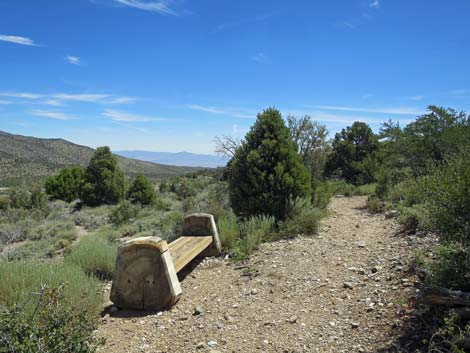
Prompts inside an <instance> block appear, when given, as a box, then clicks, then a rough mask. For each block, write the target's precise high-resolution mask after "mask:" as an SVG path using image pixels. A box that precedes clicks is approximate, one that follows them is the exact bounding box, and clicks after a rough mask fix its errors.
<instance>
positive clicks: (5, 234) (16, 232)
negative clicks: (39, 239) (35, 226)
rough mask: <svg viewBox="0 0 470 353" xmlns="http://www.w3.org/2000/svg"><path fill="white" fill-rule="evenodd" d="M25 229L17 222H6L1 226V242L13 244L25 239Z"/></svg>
mask: <svg viewBox="0 0 470 353" xmlns="http://www.w3.org/2000/svg"><path fill="white" fill-rule="evenodd" d="M25 239H26V234H25V232H24V230H23V229H22V228H21V227H20V226H19V225H17V224H10V223H4V224H2V226H1V228H0V244H12V243H17V242H19V241H22V240H25Z"/></svg>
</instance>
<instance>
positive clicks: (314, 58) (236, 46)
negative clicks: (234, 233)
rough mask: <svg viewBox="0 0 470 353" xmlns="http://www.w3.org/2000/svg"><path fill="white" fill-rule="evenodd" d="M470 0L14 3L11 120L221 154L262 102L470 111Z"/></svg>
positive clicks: (366, 114)
mask: <svg viewBox="0 0 470 353" xmlns="http://www.w3.org/2000/svg"><path fill="white" fill-rule="evenodd" d="M469 14H470V2H469V1H467V0H440V1H438V0H328V1H326V0H321V1H315V0H293V1H278V0H249V1H248V0H233V1H232V0H198V1H196V0H192V1H191V0H167V1H163V0H162V1H157V0H152V1H150V0H148V1H146V0H15V1H5V0H4V1H0V130H5V131H8V132H12V133H19V134H25V135H33V136H38V137H62V138H65V139H68V140H71V141H73V142H76V143H80V144H84V145H89V146H92V147H96V146H100V145H109V146H111V148H112V149H114V150H118V149H144V150H152V151H173V152H176V151H183V150H186V151H191V152H199V153H213V149H214V146H213V138H214V136H216V135H235V136H237V135H238V136H243V135H244V134H245V133H246V131H247V130H248V128H249V127H250V125H251V124H252V123H253V122H254V121H255V117H256V113H257V112H259V111H261V110H262V109H263V108H266V107H268V106H275V107H276V108H278V109H279V110H281V112H282V113H283V115H285V116H287V115H288V114H293V115H297V116H301V115H304V114H309V115H311V116H312V118H313V119H315V120H319V121H321V122H322V123H324V124H326V125H327V126H328V128H329V130H330V131H331V132H332V134H333V133H334V132H337V131H338V130H340V129H341V128H342V127H344V126H346V125H350V124H351V123H352V122H354V121H355V120H360V121H366V122H368V123H369V124H370V125H371V126H372V127H373V128H374V129H375V130H377V129H378V128H379V127H380V123H381V122H383V121H385V120H387V119H389V118H391V119H394V120H399V121H401V122H403V123H406V122H408V121H410V120H412V119H413V118H414V117H416V115H418V114H420V113H422V112H424V111H425V108H426V106H428V105H429V104H436V105H442V106H450V107H453V108H455V109H457V110H466V111H468V110H470V104H469V102H470V65H469V64H468V58H469V57H470V27H469V26H468V25H467V22H468V15H469Z"/></svg>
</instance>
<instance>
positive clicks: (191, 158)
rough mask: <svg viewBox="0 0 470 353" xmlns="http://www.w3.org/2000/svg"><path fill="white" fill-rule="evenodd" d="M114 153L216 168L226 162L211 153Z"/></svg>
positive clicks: (157, 161) (159, 161)
mask: <svg viewBox="0 0 470 353" xmlns="http://www.w3.org/2000/svg"><path fill="white" fill-rule="evenodd" d="M114 153H115V154H117V155H120V156H124V157H127V158H134V159H140V160H142V161H148V162H153V163H161V164H169V165H177V166H188V167H205V168H217V167H223V166H225V165H226V164H227V160H226V159H225V158H223V157H220V156H215V155H211V154H197V153H190V152H177V153H172V152H149V151H115V152H114Z"/></svg>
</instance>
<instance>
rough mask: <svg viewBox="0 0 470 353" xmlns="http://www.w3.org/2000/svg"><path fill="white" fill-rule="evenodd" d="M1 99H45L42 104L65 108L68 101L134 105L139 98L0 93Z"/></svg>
mask: <svg viewBox="0 0 470 353" xmlns="http://www.w3.org/2000/svg"><path fill="white" fill-rule="evenodd" d="M0 97H9V98H17V99H28V100H37V99H44V101H43V102H42V104H45V105H51V106H63V105H64V104H63V103H64V102H66V101H71V102H84V103H98V104H129V103H134V102H135V101H136V100H137V98H135V97H127V96H115V95H112V94H94V93H79V94H71V93H54V94H38V93H29V92H0ZM12 103H13V102H12ZM16 103H18V102H16ZM20 103H23V102H20Z"/></svg>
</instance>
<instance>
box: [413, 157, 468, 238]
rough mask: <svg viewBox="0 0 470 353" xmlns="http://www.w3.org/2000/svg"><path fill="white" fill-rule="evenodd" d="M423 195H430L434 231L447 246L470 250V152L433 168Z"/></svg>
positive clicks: (429, 205) (430, 212) (422, 188)
mask: <svg viewBox="0 0 470 353" xmlns="http://www.w3.org/2000/svg"><path fill="white" fill-rule="evenodd" d="M420 191H421V192H422V193H423V194H424V195H426V201H427V202H426V207H427V208H428V210H429V214H430V221H431V227H432V228H433V229H434V230H436V231H437V232H438V233H439V235H440V236H441V238H442V239H443V240H444V241H446V242H458V243H462V244H465V245H467V246H470V202H469V194H470V151H467V152H462V153H460V154H458V155H456V156H454V157H452V158H449V159H447V160H446V161H445V162H444V163H443V164H441V165H438V166H436V167H433V168H431V169H430V174H429V176H427V177H425V178H424V180H423V183H422V186H421V189H420Z"/></svg>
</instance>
